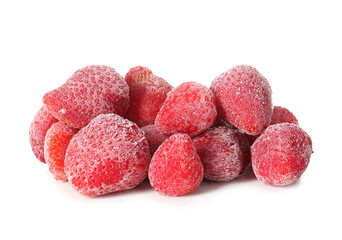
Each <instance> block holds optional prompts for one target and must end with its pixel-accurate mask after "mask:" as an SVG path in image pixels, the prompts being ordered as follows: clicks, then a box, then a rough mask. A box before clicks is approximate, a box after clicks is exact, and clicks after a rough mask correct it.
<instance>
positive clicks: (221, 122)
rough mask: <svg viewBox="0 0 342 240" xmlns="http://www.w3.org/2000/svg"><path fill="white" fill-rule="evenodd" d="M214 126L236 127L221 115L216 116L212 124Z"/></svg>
mask: <svg viewBox="0 0 342 240" xmlns="http://www.w3.org/2000/svg"><path fill="white" fill-rule="evenodd" d="M214 126H215V127H227V128H229V129H237V128H236V127H235V126H234V125H233V124H231V123H229V122H227V121H225V120H224V119H223V118H222V117H220V116H217V118H216V122H215V124H214Z"/></svg>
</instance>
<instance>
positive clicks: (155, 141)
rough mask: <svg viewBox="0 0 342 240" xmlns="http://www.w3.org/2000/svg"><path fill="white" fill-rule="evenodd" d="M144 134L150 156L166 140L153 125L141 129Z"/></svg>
mask: <svg viewBox="0 0 342 240" xmlns="http://www.w3.org/2000/svg"><path fill="white" fill-rule="evenodd" d="M141 129H142V130H143V131H144V132H145V137H146V138H147V141H148V143H149V144H150V151H151V156H152V155H153V154H154V152H155V151H156V150H157V149H158V147H159V146H160V145H161V144H162V143H163V142H164V141H165V140H166V139H167V138H168V136H165V135H164V134H162V133H161V132H160V131H159V130H158V129H157V128H156V127H155V125H147V126H144V127H142V128H141Z"/></svg>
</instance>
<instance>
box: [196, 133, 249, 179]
mask: <svg viewBox="0 0 342 240" xmlns="http://www.w3.org/2000/svg"><path fill="white" fill-rule="evenodd" d="M235 131H236V130H232V129H229V128H226V127H218V128H212V129H209V130H208V131H206V132H204V133H202V134H200V135H199V136H197V137H195V138H194V145H195V148H196V150H197V153H198V155H199V156H200V158H201V161H202V164H203V168H204V178H206V179H208V180H212V181H230V180H232V179H234V178H236V177H237V176H238V175H239V174H240V172H241V171H242V168H243V153H242V150H241V147H240V140H239V138H238V136H237V135H236V132H235Z"/></svg>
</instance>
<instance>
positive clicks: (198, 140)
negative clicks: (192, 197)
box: [29, 65, 312, 196]
mask: <svg viewBox="0 0 342 240" xmlns="http://www.w3.org/2000/svg"><path fill="white" fill-rule="evenodd" d="M271 95H272V91H271V87H270V84H269V82H268V81H267V79H266V78H265V77H264V76H262V75H261V74H260V73H259V72H258V71H257V70H256V69H255V68H253V67H251V66H247V65H239V66H236V67H233V68H231V69H229V70H228V71H226V72H224V73H222V74H221V75H219V76H218V77H216V78H215V79H214V80H213V82H212V83H211V86H210V88H207V87H206V86H204V85H202V84H199V83H196V82H185V83H182V84H181V85H179V86H177V87H175V88H173V87H172V86H171V85H170V84H169V83H168V82H167V81H165V80H164V79H163V78H161V77H159V76H157V75H155V74H154V73H152V71H151V70H150V69H148V68H146V67H141V66H138V67H134V68H132V69H130V70H129V72H128V73H127V74H126V76H125V78H123V77H122V76H121V75H120V74H119V73H118V72H117V71H116V70H115V69H113V68H111V67H108V66H103V65H94V66H88V67H84V68H82V69H80V70H78V71H76V72H75V73H74V74H73V75H72V76H71V77H70V78H69V79H68V80H67V81H66V82H65V83H64V84H63V85H62V86H60V87H59V88H57V89H54V90H52V91H50V92H48V93H46V94H45V95H44V97H43V103H44V104H43V106H42V107H41V109H40V110H39V111H38V112H37V114H36V116H35V117H34V119H33V121H32V123H31V125H30V129H29V134H30V143H31V146H32V150H33V153H34V154H35V156H36V157H37V158H38V159H39V160H40V161H41V162H43V163H46V164H47V166H48V167H49V170H50V172H51V173H52V175H53V176H54V178H55V179H56V180H58V181H68V182H69V183H70V184H71V186H72V187H73V188H74V189H75V190H76V191H78V192H80V193H81V194H83V195H86V196H97V195H102V194H107V193H111V192H117V191H123V190H127V189H131V188H134V187H135V186H137V185H138V184H139V183H141V182H142V181H143V180H144V179H145V178H146V177H148V179H149V182H150V183H151V186H152V187H153V188H154V189H155V190H156V191H157V192H159V193H160V194H162V195H167V196H180V195H185V194H188V193H190V192H192V191H194V190H195V189H196V188H197V187H198V186H199V185H200V183H201V182H202V180H203V178H204V179H207V180H211V181H230V180H232V179H234V178H236V177H238V176H239V175H241V174H243V173H244V172H245V171H246V169H247V170H248V169H252V170H253V172H254V174H255V176H256V177H257V179H258V180H260V181H261V182H263V183H266V184H269V185H275V186H283V185H288V184H291V183H293V182H295V181H296V180H297V179H298V178H299V177H300V176H301V175H302V174H303V172H304V171H305V169H306V168H307V166H308V164H309V160H310V156H311V153H312V142H311V139H310V137H309V135H308V134H307V133H306V132H305V131H304V130H303V129H302V128H300V127H299V126H298V120H297V119H296V117H295V116H294V115H293V114H292V113H291V112H290V111H289V110H288V109H286V108H284V107H279V106H275V107H273V105H272V96H271ZM250 165H251V166H252V167H251V168H250V167H249V166H250Z"/></svg>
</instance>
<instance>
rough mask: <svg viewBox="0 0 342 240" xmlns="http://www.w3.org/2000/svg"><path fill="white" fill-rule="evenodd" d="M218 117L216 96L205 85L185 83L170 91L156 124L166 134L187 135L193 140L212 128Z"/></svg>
mask: <svg viewBox="0 0 342 240" xmlns="http://www.w3.org/2000/svg"><path fill="white" fill-rule="evenodd" d="M216 116H217V112H216V103H215V97H214V95H213V93H212V92H211V91H210V90H209V89H208V88H207V87H205V86H204V85H202V84H199V83H196V82H186V83H183V84H181V85H179V86H178V87H176V88H174V89H172V90H171V91H170V92H169V94H168V96H167V98H166V100H165V102H164V104H163V106H162V107H161V109H160V111H159V113H158V115H157V118H156V121H155V125H156V127H157V128H158V129H159V131H161V132H162V133H163V134H165V135H171V134H174V133H186V134H189V135H190V136H191V137H194V136H196V135H198V134H200V133H201V132H203V131H205V130H206V129H208V128H209V127H211V126H212V125H213V124H214V123H215V120H216Z"/></svg>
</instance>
